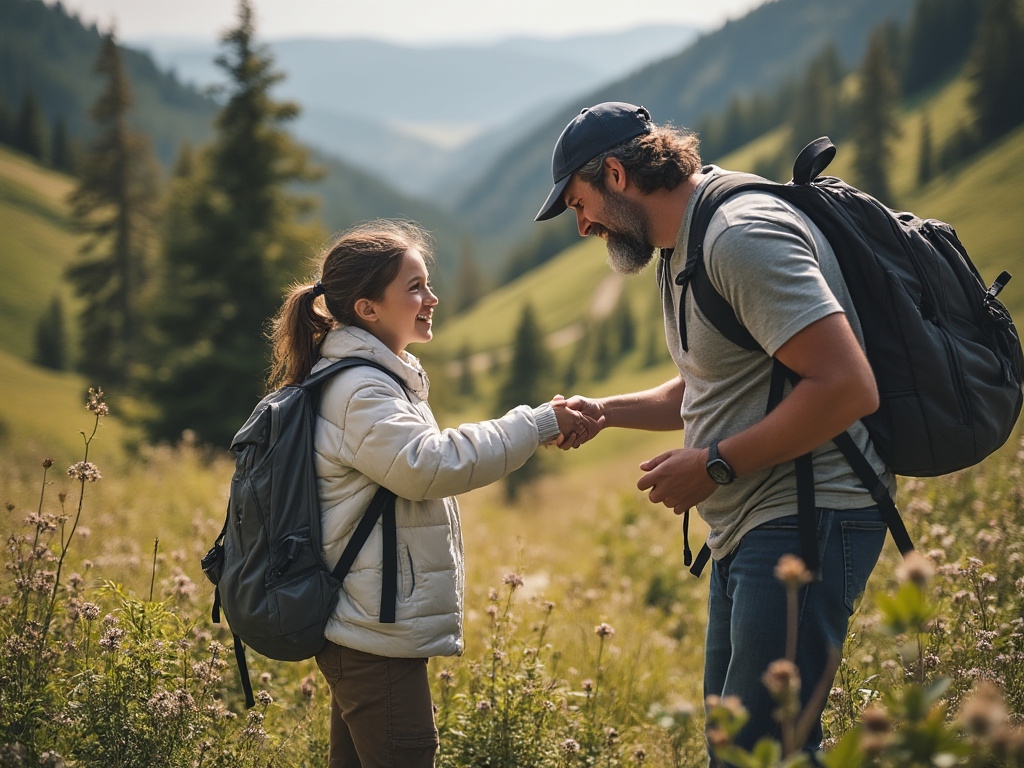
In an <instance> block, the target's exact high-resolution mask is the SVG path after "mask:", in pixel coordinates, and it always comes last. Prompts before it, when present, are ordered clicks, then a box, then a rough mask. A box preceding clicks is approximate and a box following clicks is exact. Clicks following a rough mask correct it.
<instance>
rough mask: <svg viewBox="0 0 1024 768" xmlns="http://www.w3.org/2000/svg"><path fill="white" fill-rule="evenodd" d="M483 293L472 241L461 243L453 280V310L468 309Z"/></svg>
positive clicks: (481, 277) (482, 282)
mask: <svg viewBox="0 0 1024 768" xmlns="http://www.w3.org/2000/svg"><path fill="white" fill-rule="evenodd" d="M483 294H484V279H483V275H482V274H480V268H479V267H478V266H477V263H476V254H475V252H474V248H473V241H472V240H469V239H466V240H465V241H464V242H463V243H462V258H461V259H460V260H459V274H458V277H457V278H456V282H455V301H454V307H453V309H454V311H455V312H462V311H463V310H466V309H469V308H470V307H472V306H473V305H474V304H476V303H477V301H479V300H480V297H481V296H483Z"/></svg>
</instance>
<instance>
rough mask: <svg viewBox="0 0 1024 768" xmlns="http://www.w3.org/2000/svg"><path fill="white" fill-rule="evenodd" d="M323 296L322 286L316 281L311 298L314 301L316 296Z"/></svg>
mask: <svg viewBox="0 0 1024 768" xmlns="http://www.w3.org/2000/svg"><path fill="white" fill-rule="evenodd" d="M323 294H324V284H323V283H321V282H320V281H319V280H317V281H316V282H315V283H314V284H313V298H314V299H315V298H316V297H317V296H323Z"/></svg>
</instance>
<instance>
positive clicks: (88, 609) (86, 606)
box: [82, 603, 100, 621]
mask: <svg viewBox="0 0 1024 768" xmlns="http://www.w3.org/2000/svg"><path fill="white" fill-rule="evenodd" d="M82 615H83V616H84V617H85V619H86V621H96V619H98V618H99V617H100V607H99V606H98V605H96V603H82Z"/></svg>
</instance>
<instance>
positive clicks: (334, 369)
mask: <svg viewBox="0 0 1024 768" xmlns="http://www.w3.org/2000/svg"><path fill="white" fill-rule="evenodd" d="M360 365H365V366H369V367H370V368H376V369H377V370H378V371H383V372H384V373H386V374H387V375H388V376H390V377H391V378H392V379H394V380H395V382H396V383H397V384H398V385H399V386H400V387H401V388H402V391H403V392H406V393H407V392H408V390H409V386H408V385H407V384H406V383H405V382H404V381H402V378H401V377H400V376H399V375H398V374H397V373H395V372H394V371H392V370H391V369H390V368H387V367H386V366H384V365H381V364H380V363H378V362H377V361H376V360H370V359H368V358H365V357H343V358H341V359H340V360H335V361H334V362H333V363H331V364H330V365H328V366H325V367H324V368H321V369H320V370H319V371H317V372H316V373H312V374H310V375H309V376H308V377H307V378H306V380H305V381H303V382H302V384H301V385H300V386H302V387H303V388H305V389H311V388H313V387H319V386H321V385H322V384H323V383H324V382H325V381H326V380H327V379H329V378H331V377H332V376H334V375H335V374H338V373H341V372H342V371H344V370H346V369H348V368H356V367H358V366H360Z"/></svg>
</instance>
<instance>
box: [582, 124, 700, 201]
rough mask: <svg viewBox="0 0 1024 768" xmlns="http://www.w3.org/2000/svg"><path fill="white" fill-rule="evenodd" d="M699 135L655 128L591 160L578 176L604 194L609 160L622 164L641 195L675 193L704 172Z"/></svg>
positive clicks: (668, 126)
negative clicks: (694, 175) (606, 167)
mask: <svg viewBox="0 0 1024 768" xmlns="http://www.w3.org/2000/svg"><path fill="white" fill-rule="evenodd" d="M699 145H700V141H699V139H698V138H697V134H695V133H693V132H691V131H686V130H679V129H677V128H674V127H672V126H670V125H666V126H655V127H654V129H653V130H651V132H650V133H645V134H642V135H640V136H637V137H636V138H635V139H630V140H629V141H625V142H623V143H622V144H618V145H616V146H614V147H612V148H611V149H609V150H606V151H605V152H602V153H601V154H600V155H598V156H597V157H594V158H592V159H590V160H588V161H587V162H586V163H584V164H583V166H582V167H581V168H580V169H579V170H578V171H576V176H577V177H578V178H579V179H580V180H581V181H585V182H587V183H588V184H590V185H591V186H594V187H597V188H598V189H600V190H602V191H603V190H604V188H605V185H604V161H605V160H606V159H608V158H609V157H614V158H616V159H617V160H618V161H619V162H621V163H622V165H623V167H624V168H625V169H626V172H627V173H628V174H629V178H630V181H632V182H633V183H634V184H635V185H636V186H637V189H639V190H640V191H641V192H643V193H645V194H649V193H651V192H654V191H655V190H657V189H666V190H673V189H675V188H676V187H678V186H679V185H680V184H682V183H683V182H684V181H686V180H687V179H688V178H690V176H692V175H693V174H694V173H697V172H698V171H699V170H700V169H701V160H700V151H699Z"/></svg>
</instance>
